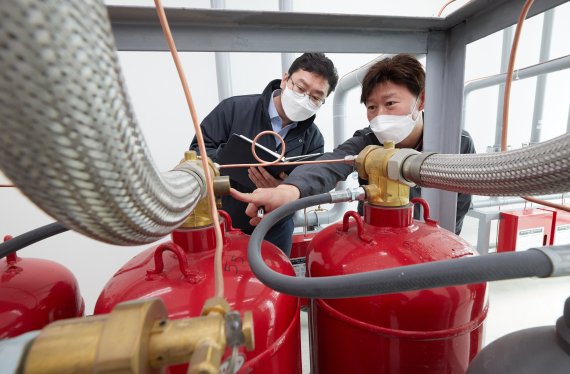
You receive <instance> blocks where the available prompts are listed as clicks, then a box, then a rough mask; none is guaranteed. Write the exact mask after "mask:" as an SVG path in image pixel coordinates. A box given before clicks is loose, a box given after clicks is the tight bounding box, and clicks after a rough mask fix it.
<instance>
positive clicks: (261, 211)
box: [257, 205, 265, 219]
mask: <svg viewBox="0 0 570 374" xmlns="http://www.w3.org/2000/svg"><path fill="white" fill-rule="evenodd" d="M264 214H265V207H264V206H263V205H262V206H260V207H259V208H257V217H258V218H259V219H261V218H263V215H264Z"/></svg>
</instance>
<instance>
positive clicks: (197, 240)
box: [95, 212, 301, 374]
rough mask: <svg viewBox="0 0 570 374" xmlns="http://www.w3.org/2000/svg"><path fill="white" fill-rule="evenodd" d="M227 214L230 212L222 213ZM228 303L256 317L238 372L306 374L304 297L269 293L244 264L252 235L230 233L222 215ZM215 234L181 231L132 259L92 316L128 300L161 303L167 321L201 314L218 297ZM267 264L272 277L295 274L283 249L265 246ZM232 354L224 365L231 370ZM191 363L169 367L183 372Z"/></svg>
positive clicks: (203, 229)
mask: <svg viewBox="0 0 570 374" xmlns="http://www.w3.org/2000/svg"><path fill="white" fill-rule="evenodd" d="M220 213H221V214H222V213H225V212H220ZM222 215H223V216H224V222H225V223H223V224H222V230H223V231H225V230H224V228H225V227H226V224H227V227H228V230H227V231H225V232H224V233H223V236H224V247H223V260H222V261H223V267H224V269H223V270H224V288H225V298H226V300H227V301H228V302H229V304H230V306H231V307H232V309H235V310H238V311H240V313H243V312H244V311H251V312H252V314H253V324H254V331H255V332H254V334H255V349H254V350H253V351H251V352H246V351H245V349H244V348H243V347H242V348H240V358H239V360H238V365H242V366H241V369H240V370H239V371H238V372H239V373H263V374H265V373H284V374H285V373H287V374H289V373H299V374H300V373H301V346H300V323H299V299H298V298H296V297H293V296H289V295H285V294H281V293H278V292H276V291H273V290H271V289H270V288H268V287H266V286H264V285H263V284H262V283H261V282H260V281H259V280H258V279H257V278H256V277H255V275H254V274H253V273H252V271H251V269H250V267H249V264H248V261H247V244H248V241H249V236H247V235H245V234H243V233H242V232H241V231H240V230H236V229H233V228H232V227H231V220H230V218H229V215H227V214H222ZM214 250H215V234H214V228H213V227H212V226H206V227H201V228H193V229H178V230H176V231H174V232H173V233H172V241H168V242H165V243H162V244H160V245H158V246H155V247H153V248H150V249H148V250H146V251H144V252H142V253H140V254H139V255H137V256H135V257H134V258H133V259H131V260H130V261H129V262H128V263H127V264H125V266H123V267H122V268H121V269H120V270H119V271H118V272H117V273H116V274H115V275H114V276H113V278H112V279H111V280H110V281H109V282H108V283H107V285H106V286H105V288H104V290H103V292H102V293H101V295H100V296H99V299H98V300H97V304H96V306H95V314H102V313H108V312H110V311H111V310H112V309H113V307H114V306H115V305H116V304H118V303H120V302H123V301H127V300H134V299H144V298H149V297H160V298H161V299H162V300H163V301H164V303H165V304H166V307H167V309H168V314H169V317H170V318H172V319H179V318H185V317H196V316H199V315H200V312H201V310H202V306H203V304H204V301H206V299H208V298H210V297H212V296H213V295H214V291H215V290H214ZM262 253H263V258H264V259H265V261H266V263H267V264H268V265H269V266H270V267H271V268H272V269H274V270H275V271H278V272H280V273H283V274H287V275H294V274H295V272H294V271H293V267H292V266H291V264H290V262H289V261H288V259H287V257H286V256H285V255H284V254H283V252H282V251H281V250H279V248H277V247H275V246H274V245H272V244H271V243H268V242H264V243H263V247H262ZM229 356H230V351H229V349H228V350H226V354H225V355H224V357H223V359H222V367H221V372H224V370H227V365H228V363H229ZM186 369H187V365H178V366H175V367H171V368H169V371H170V372H171V373H186Z"/></svg>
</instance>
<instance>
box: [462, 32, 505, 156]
mask: <svg viewBox="0 0 570 374" xmlns="http://www.w3.org/2000/svg"><path fill="white" fill-rule="evenodd" d="M514 28H515V27H514V26H511V27H507V28H506V29H504V30H503V42H502V44H501V70H500V72H501V73H504V72H506V71H507V69H508V67H509V57H510V55H511V45H512V43H513V34H514V32H513V31H514ZM497 99H498V100H497V119H496V121H495V146H496V147H497V148H498V149H501V137H502V136H503V135H502V131H501V128H502V124H503V102H504V100H505V83H504V82H503V83H501V84H500V85H499V97H498V98H497ZM463 102H464V103H465V100H463ZM463 125H464V126H465V121H463Z"/></svg>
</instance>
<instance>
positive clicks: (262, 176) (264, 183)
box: [247, 166, 287, 188]
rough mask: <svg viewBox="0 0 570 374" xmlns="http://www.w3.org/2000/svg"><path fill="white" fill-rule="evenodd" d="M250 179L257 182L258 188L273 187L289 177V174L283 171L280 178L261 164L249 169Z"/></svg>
mask: <svg viewBox="0 0 570 374" xmlns="http://www.w3.org/2000/svg"><path fill="white" fill-rule="evenodd" d="M247 174H248V175H249V179H251V181H252V182H253V184H255V186H256V187H257V188H272V187H277V186H279V185H280V184H281V182H283V180H284V179H285V178H287V174H285V173H283V172H281V173H280V174H279V178H275V177H273V175H271V174H269V172H268V171H267V170H265V168H263V167H261V166H257V167H256V166H254V167H251V168H249V169H248V170H247Z"/></svg>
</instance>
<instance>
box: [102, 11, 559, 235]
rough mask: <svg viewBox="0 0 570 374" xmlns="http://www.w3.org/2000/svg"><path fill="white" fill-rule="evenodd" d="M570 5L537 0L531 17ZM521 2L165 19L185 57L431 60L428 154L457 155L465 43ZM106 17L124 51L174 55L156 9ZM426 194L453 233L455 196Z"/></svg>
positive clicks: (499, 24) (509, 18) (504, 23)
mask: <svg viewBox="0 0 570 374" xmlns="http://www.w3.org/2000/svg"><path fill="white" fill-rule="evenodd" d="M566 1H567V0H538V1H535V3H534V4H533V6H532V7H531V9H530V11H529V15H528V16H529V17H532V16H533V15H536V14H539V13H543V12H544V11H546V10H548V9H551V8H554V7H556V6H558V5H560V4H563V3H565V2H566ZM523 4H524V0H473V1H471V2H469V3H467V4H466V5H465V6H463V7H461V8H460V9H458V10H457V11H455V12H453V13H451V14H449V15H448V16H447V17H445V18H436V17H396V16H372V15H347V14H323V13H300V12H283V11H281V12H279V11H275V12H272V11H253V10H221V9H187V8H171V9H166V14H167V16H168V18H169V22H170V25H171V28H172V33H173V35H174V38H175V40H176V44H177V48H178V50H179V51H203V52H208V51H210V52H305V51H315V50H318V51H323V52H328V53H404V52H405V53H413V54H426V56H427V57H426V69H427V72H426V79H427V82H426V111H425V113H426V127H425V130H424V150H426V151H437V152H440V153H458V152H459V145H460V142H459V139H460V134H461V113H462V107H463V89H464V72H465V54H466V45H467V44H469V43H471V42H473V41H475V40H478V39H480V38H483V37H485V36H487V35H490V34H492V33H494V32H497V31H500V30H502V29H504V28H506V27H508V26H511V25H513V24H514V23H516V21H517V19H518V16H519V13H520V10H521V9H522V6H523ZM108 11H109V16H110V19H111V23H112V27H113V33H114V35H115V40H116V43H117V48H118V49H119V50H121V51H167V50H168V47H167V44H166V42H165V40H164V37H163V35H162V31H161V28H160V24H159V22H158V19H157V16H156V13H155V10H154V9H153V8H148V7H146V8H142V7H124V6H120V7H119V6H109V7H108ZM498 52H500V51H498ZM422 195H423V196H424V197H425V198H426V199H427V200H428V202H429V203H430V206H431V214H432V216H433V217H434V218H436V219H438V220H439V222H440V225H441V226H442V227H444V228H446V229H448V230H451V231H453V230H454V227H455V210H456V209H455V206H456V202H457V194H456V193H453V192H447V191H442V190H435V189H424V191H423V193H422Z"/></svg>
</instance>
